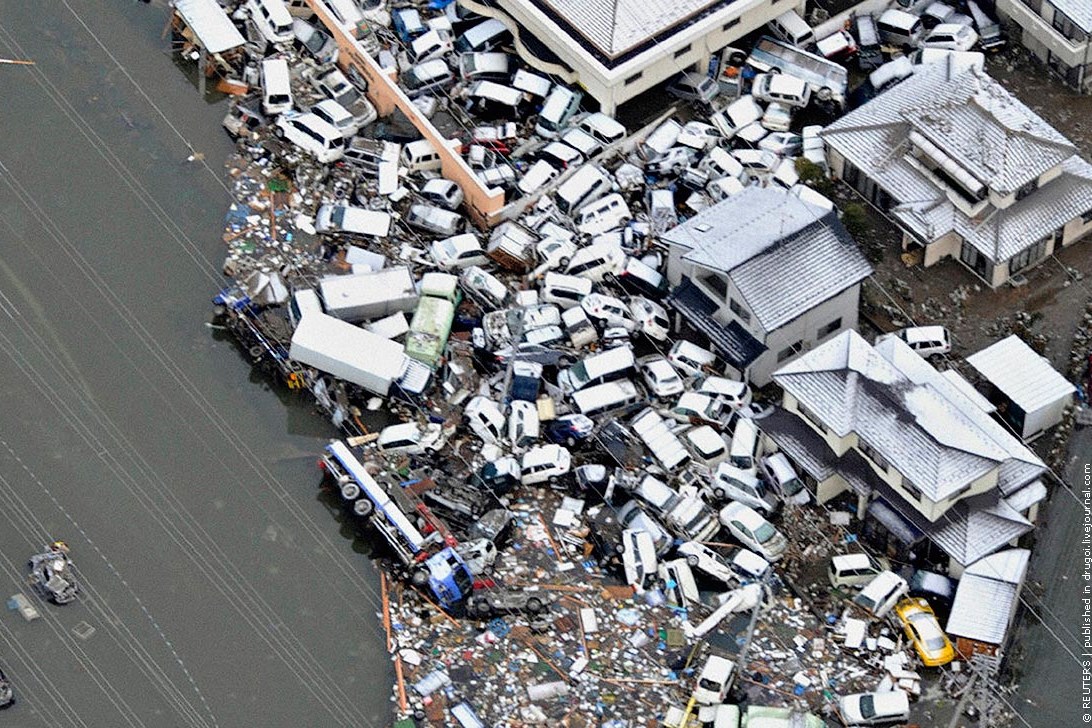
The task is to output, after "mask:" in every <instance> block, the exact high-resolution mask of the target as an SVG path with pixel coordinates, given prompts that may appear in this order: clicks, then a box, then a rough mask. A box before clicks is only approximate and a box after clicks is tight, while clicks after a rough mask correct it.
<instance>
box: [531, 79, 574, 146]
mask: <svg viewBox="0 0 1092 728" xmlns="http://www.w3.org/2000/svg"><path fill="white" fill-rule="evenodd" d="M583 98H584V95H583V94H582V93H580V92H579V91H573V90H571V89H568V88H565V87H564V86H554V90H553V91H551V92H550V95H549V96H547V97H546V101H545V102H543V104H542V111H541V112H539V115H538V121H537V122H536V123H535V133H536V134H538V135H539V136H541V137H545V138H546V139H556V138H557V135H558V134H560V133H561V130H562V129H563V128H564V127H565V125H566V124H568V123H569V119H571V118H572V116H573V114H575V113H576V112H577V111H579V110H580V101H581V100H582V99H583Z"/></svg>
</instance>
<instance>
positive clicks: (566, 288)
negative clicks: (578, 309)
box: [541, 271, 592, 309]
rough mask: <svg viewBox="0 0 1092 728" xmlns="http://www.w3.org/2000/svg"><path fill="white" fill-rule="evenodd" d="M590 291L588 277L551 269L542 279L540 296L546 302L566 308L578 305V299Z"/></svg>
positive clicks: (590, 285) (590, 283) (590, 286)
mask: <svg viewBox="0 0 1092 728" xmlns="http://www.w3.org/2000/svg"><path fill="white" fill-rule="evenodd" d="M591 292H592V282H591V281H590V280H589V279H587V278H582V277H580V276H567V275H565V274H563V273H554V272H553V271H551V272H549V273H547V274H546V277H545V278H544V279H543V281H542V295H541V298H542V300H543V301H544V302H546V303H556V304H557V305H558V306H560V307H561V308H566V309H567V308H573V307H574V306H579V305H580V301H581V300H583V298H584V297H585V296H588V295H590V294H591Z"/></svg>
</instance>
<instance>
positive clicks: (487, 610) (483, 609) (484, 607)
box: [475, 601, 493, 617]
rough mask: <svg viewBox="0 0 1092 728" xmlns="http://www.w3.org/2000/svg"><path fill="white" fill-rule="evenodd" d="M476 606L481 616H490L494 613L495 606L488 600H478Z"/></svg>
mask: <svg viewBox="0 0 1092 728" xmlns="http://www.w3.org/2000/svg"><path fill="white" fill-rule="evenodd" d="M475 608H476V609H477V610H478V616H479V617H488V616H489V615H490V614H492V613H493V608H492V607H490V606H489V602H486V601H481V602H478V603H477V604H476V605H475Z"/></svg>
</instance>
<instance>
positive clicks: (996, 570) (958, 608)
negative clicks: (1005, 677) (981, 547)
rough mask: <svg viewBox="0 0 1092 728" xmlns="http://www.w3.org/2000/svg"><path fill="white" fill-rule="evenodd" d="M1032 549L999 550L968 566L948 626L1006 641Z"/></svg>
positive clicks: (988, 639) (984, 638)
mask: <svg viewBox="0 0 1092 728" xmlns="http://www.w3.org/2000/svg"><path fill="white" fill-rule="evenodd" d="M1030 556H1031V552H1030V551H1028V550H1027V549H1010V550H1008V551H998V552H997V553H996V554H991V555H990V556H987V557H985V558H983V559H979V560H978V561H976V562H975V563H973V564H971V565H970V566H968V567H967V570H966V571H964V572H963V578H962V579H960V580H959V586H958V587H957V588H956V595H955V600H954V601H953V602H952V611H951V616H950V617H948V624H947V627H946V628H945V630H946V631H947V632H948V633H949V634H952V635H953V636H956V637H966V638H967V639H972V640H977V641H979V642H986V643H989V644H996V645H999V644H1002V643H1003V642H1004V641H1005V634H1006V633H1007V632H1008V628H1009V625H1010V624H1011V623H1012V617H1013V614H1014V613H1015V611H1016V606H1017V603H1018V601H1019V599H1020V589H1021V587H1022V586H1023V581H1024V575H1025V574H1026V573H1027V568H1028V559H1029V557H1030Z"/></svg>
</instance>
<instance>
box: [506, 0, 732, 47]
mask: <svg viewBox="0 0 1092 728" xmlns="http://www.w3.org/2000/svg"><path fill="white" fill-rule="evenodd" d="M522 1H523V2H527V0H522ZM531 4H533V5H544V6H546V7H547V8H548V9H549V10H551V11H552V12H553V13H554V14H556V15H557V17H559V18H560V19H561V20H562V21H563V22H564V23H566V24H568V25H569V26H570V27H571V28H572V29H573V30H575V31H576V32H577V33H579V34H580V35H581V36H582V37H583V38H584V40H585V41H587V42H588V43H590V44H591V45H592V46H594V47H595V48H596V49H598V50H599V51H600V52H601V53H603V54H604V55H607V56H617V55H620V54H622V53H624V52H625V51H627V50H629V49H630V48H633V47H634V46H637V45H640V44H641V43H643V42H645V41H647V40H649V39H652V38H654V37H655V36H657V35H658V34H660V33H662V32H663V31H665V30H667V29H669V28H672V27H674V26H676V25H678V24H679V23H681V22H682V21H684V20H686V19H687V18H689V17H691V16H693V15H696V14H698V13H700V12H702V11H704V10H706V9H708V8H711V7H714V6H716V5H721V4H722V3H721V2H720V1H719V0H540V2H533V1H532V2H531Z"/></svg>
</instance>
